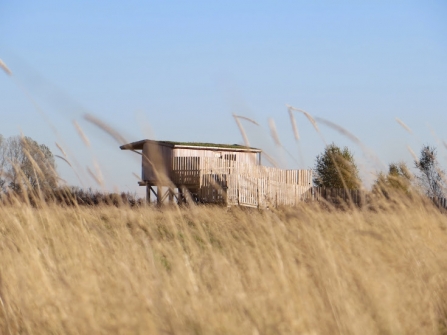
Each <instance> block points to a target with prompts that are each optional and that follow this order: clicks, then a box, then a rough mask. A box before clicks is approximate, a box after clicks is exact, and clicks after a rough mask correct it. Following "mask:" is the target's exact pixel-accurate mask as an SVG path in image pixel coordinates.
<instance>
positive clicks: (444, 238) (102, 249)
mask: <svg viewBox="0 0 447 335" xmlns="http://www.w3.org/2000/svg"><path fill="white" fill-rule="evenodd" d="M377 201H378V202H377V203H376V205H375V207H374V208H375V209H376V210H371V209H369V210H368V209H361V210H358V209H353V210H345V211H341V210H334V209H333V208H331V207H330V205H328V206H329V207H327V208H325V209H323V208H321V207H318V206H317V205H316V204H303V206H301V207H298V208H284V209H282V210H277V211H263V212H261V211H256V210H242V209H238V208H231V209H227V208H222V207H206V206H191V207H190V208H187V209H186V208H183V209H182V208H179V207H172V208H161V209H160V208H158V209H157V208H149V207H134V208H130V207H125V206H124V207H123V206H122V207H120V208H116V207H113V206H97V207H77V206H72V207H66V208H62V207H59V206H56V205H45V204H43V205H42V206H40V208H33V207H30V206H26V205H14V206H2V207H0V217H1V220H0V254H1V262H2V263H1V268H0V333H2V334H442V333H444V334H445V333H446V325H447V322H446V316H447V305H446V303H445V301H447V286H446V284H447V262H446V259H447V250H446V248H445V245H447V230H446V229H447V217H446V216H445V215H444V214H443V213H441V212H440V211H439V210H437V209H436V208H435V207H434V206H433V205H432V204H431V203H429V202H427V201H426V200H424V199H423V198H421V199H419V198H418V199H417V200H415V199H413V200H410V198H408V197H404V198H403V199H401V201H394V202H393V204H391V202H390V201H385V200H377ZM382 201H383V202H382ZM379 209H380V210H379Z"/></svg>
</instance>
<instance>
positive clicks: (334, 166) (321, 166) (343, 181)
mask: <svg viewBox="0 0 447 335" xmlns="http://www.w3.org/2000/svg"><path fill="white" fill-rule="evenodd" d="M314 173H315V178H314V184H315V185H316V186H318V187H327V188H347V189H358V188H359V187H360V184H361V181H360V178H359V176H358V169H357V166H356V164H355V161H354V156H353V155H352V153H351V152H350V151H349V149H348V148H347V147H344V148H343V150H342V149H340V148H339V147H338V146H336V145H335V144H333V143H332V144H330V145H328V146H326V148H325V150H324V153H323V154H321V155H318V156H317V158H316V163H315V168H314Z"/></svg>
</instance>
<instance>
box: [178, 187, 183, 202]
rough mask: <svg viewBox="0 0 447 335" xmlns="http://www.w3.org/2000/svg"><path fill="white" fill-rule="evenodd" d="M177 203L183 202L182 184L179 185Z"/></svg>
mask: <svg viewBox="0 0 447 335" xmlns="http://www.w3.org/2000/svg"><path fill="white" fill-rule="evenodd" d="M177 203H178V204H179V205H182V204H183V188H182V187H181V186H179V187H178V199H177Z"/></svg>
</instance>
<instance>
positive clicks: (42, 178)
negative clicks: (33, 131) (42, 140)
mask: <svg viewBox="0 0 447 335" xmlns="http://www.w3.org/2000/svg"><path fill="white" fill-rule="evenodd" d="M0 168H1V172H2V176H3V177H2V181H1V182H2V184H3V188H5V186H6V185H7V186H8V188H9V189H11V190H14V191H17V192H20V191H22V190H23V189H24V188H26V189H40V190H52V189H54V188H55V187H56V186H57V173H56V166H55V161H54V156H53V154H52V153H51V151H50V149H49V148H48V147H47V146H46V145H43V144H38V143H37V142H36V141H34V140H33V139H31V138H30V137H21V136H15V137H10V138H8V139H7V140H6V141H2V143H0Z"/></svg>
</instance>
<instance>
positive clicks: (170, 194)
mask: <svg viewBox="0 0 447 335" xmlns="http://www.w3.org/2000/svg"><path fill="white" fill-rule="evenodd" d="M168 192H169V204H170V205H172V204H173V203H174V189H173V188H172V187H171V186H169V189H168Z"/></svg>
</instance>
